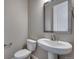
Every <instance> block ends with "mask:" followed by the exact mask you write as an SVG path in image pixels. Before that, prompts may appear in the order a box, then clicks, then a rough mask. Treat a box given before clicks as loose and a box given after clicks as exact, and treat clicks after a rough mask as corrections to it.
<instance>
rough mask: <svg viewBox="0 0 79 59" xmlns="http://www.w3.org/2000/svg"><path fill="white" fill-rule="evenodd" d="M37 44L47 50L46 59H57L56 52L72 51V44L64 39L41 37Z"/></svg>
mask: <svg viewBox="0 0 79 59" xmlns="http://www.w3.org/2000/svg"><path fill="white" fill-rule="evenodd" d="M38 45H39V46H40V47H41V48H42V49H44V50H46V51H48V59H57V54H59V55H64V54H68V53H70V52H71V51H72V45H71V44H70V43H68V42H64V41H53V40H50V39H46V38H42V39H39V40H38Z"/></svg>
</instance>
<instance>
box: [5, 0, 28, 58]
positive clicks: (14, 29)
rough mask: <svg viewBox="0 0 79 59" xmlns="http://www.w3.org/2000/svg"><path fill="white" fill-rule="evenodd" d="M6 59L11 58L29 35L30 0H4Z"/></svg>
mask: <svg viewBox="0 0 79 59" xmlns="http://www.w3.org/2000/svg"><path fill="white" fill-rule="evenodd" d="M4 13H5V15H4V29H5V30H4V34H5V35H4V43H5V44H8V43H10V42H12V46H11V47H5V48H4V52H5V53H4V59H11V58H12V57H13V54H14V53H15V52H16V51H17V50H19V49H21V48H22V46H23V44H24V43H25V38H27V37H28V0H4Z"/></svg>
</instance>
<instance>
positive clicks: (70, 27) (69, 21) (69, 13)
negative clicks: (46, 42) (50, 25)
mask: <svg viewBox="0 0 79 59" xmlns="http://www.w3.org/2000/svg"><path fill="white" fill-rule="evenodd" d="M56 1H57V0H56ZM56 1H55V2H56ZM58 1H60V0H58ZM61 1H62V0H61ZM65 1H68V15H70V16H68V31H46V29H45V21H46V20H45V5H46V4H48V3H50V2H46V3H44V5H43V16H44V21H43V24H44V27H43V28H44V32H47V33H59V34H60V33H72V16H73V15H72V12H73V9H72V3H71V0H65ZM52 2H53V1H52Z"/></svg>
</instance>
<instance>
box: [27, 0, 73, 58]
mask: <svg viewBox="0 0 79 59" xmlns="http://www.w3.org/2000/svg"><path fill="white" fill-rule="evenodd" d="M45 1H46V0H29V1H28V7H29V8H28V19H29V24H28V25H29V34H28V36H29V38H32V39H34V40H38V39H39V38H43V37H46V38H50V35H51V33H44V32H43V4H44V2H45ZM72 2H73V1H72ZM72 5H73V4H72ZM55 35H56V39H57V40H63V41H68V42H70V43H71V44H72V45H73V47H74V30H73V19H72V34H55ZM73 52H74V51H72V53H70V54H68V55H64V56H62V55H61V56H59V59H74V53H73ZM35 55H36V56H37V57H38V58H39V59H47V52H46V51H44V50H43V49H41V48H40V47H38V49H37V51H36V53H35Z"/></svg>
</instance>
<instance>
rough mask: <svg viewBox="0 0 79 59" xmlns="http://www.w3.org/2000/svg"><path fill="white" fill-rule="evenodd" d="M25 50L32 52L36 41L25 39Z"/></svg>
mask: <svg viewBox="0 0 79 59" xmlns="http://www.w3.org/2000/svg"><path fill="white" fill-rule="evenodd" d="M27 49H28V50H30V51H34V50H35V49H36V41H35V40H32V39H27Z"/></svg>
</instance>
